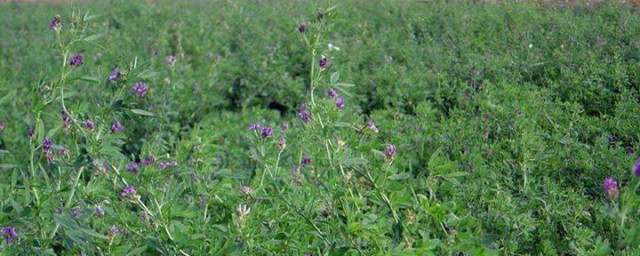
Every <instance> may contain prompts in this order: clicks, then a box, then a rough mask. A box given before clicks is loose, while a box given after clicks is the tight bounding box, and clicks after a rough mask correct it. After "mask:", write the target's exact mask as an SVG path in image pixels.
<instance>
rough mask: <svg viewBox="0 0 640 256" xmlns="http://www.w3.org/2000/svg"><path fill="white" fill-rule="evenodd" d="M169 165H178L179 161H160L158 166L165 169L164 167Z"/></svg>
mask: <svg viewBox="0 0 640 256" xmlns="http://www.w3.org/2000/svg"><path fill="white" fill-rule="evenodd" d="M169 166H178V162H176V161H171V162H160V163H158V168H160V169H164V168H167V167H169Z"/></svg>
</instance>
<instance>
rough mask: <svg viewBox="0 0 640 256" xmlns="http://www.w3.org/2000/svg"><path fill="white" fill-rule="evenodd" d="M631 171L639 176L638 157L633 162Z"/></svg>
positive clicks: (639, 159)
mask: <svg viewBox="0 0 640 256" xmlns="http://www.w3.org/2000/svg"><path fill="white" fill-rule="evenodd" d="M633 173H635V174H636V176H640V158H638V160H636V163H635V164H633Z"/></svg>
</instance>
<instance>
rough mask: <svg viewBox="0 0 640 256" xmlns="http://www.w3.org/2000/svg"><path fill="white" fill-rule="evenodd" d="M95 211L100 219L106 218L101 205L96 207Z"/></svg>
mask: <svg viewBox="0 0 640 256" xmlns="http://www.w3.org/2000/svg"><path fill="white" fill-rule="evenodd" d="M93 210H94V211H95V212H96V214H97V215H98V217H102V216H104V209H102V207H100V205H96V207H95V208H94V209H93Z"/></svg>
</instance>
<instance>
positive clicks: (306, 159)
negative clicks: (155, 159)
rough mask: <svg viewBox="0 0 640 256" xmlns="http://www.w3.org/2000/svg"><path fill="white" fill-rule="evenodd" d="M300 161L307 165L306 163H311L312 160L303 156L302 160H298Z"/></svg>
mask: <svg viewBox="0 0 640 256" xmlns="http://www.w3.org/2000/svg"><path fill="white" fill-rule="evenodd" d="M300 162H301V163H302V164H304V165H307V164H310V163H311V162H313V161H311V158H310V157H308V156H305V157H303V158H302V161H300Z"/></svg>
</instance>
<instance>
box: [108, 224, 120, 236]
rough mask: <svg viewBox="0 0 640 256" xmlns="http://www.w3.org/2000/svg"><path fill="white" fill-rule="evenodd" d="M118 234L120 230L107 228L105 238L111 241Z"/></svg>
mask: <svg viewBox="0 0 640 256" xmlns="http://www.w3.org/2000/svg"><path fill="white" fill-rule="evenodd" d="M118 233H120V229H119V228H118V227H116V226H115V225H113V226H111V227H110V228H109V230H107V237H108V238H109V239H113V238H114V237H115V236H116V234H118Z"/></svg>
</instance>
